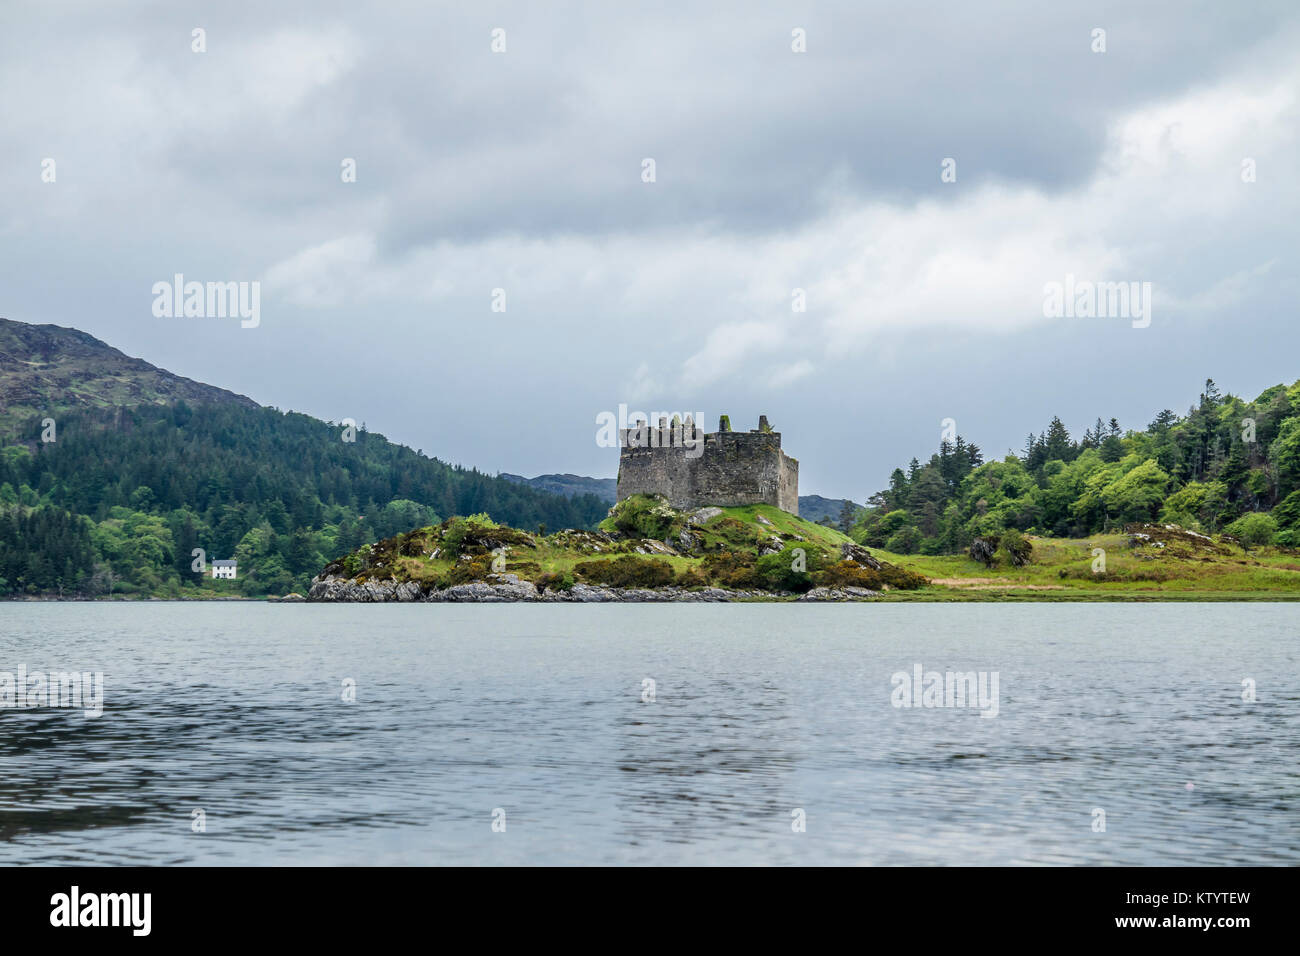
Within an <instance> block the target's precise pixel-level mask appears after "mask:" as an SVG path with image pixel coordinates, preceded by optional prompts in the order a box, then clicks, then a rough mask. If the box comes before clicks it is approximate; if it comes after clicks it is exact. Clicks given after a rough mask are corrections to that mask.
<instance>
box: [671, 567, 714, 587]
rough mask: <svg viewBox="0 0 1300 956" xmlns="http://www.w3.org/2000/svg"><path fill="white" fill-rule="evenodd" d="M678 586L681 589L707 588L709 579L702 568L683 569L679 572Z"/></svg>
mask: <svg viewBox="0 0 1300 956" xmlns="http://www.w3.org/2000/svg"><path fill="white" fill-rule="evenodd" d="M677 586H678V587H680V588H707V587H708V586H709V578H708V575H706V574H705V573H704V572H703V571H702V570H701V569H700V568H697V567H694V566H692V567H689V568H682V570H681V571H679V572H677Z"/></svg>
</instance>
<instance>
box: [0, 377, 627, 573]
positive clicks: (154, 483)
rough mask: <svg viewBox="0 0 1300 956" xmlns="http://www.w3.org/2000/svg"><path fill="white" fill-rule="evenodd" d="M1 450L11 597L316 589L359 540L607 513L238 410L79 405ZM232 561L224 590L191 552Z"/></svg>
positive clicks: (586, 501) (269, 414) (362, 438)
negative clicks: (462, 520)
mask: <svg viewBox="0 0 1300 956" xmlns="http://www.w3.org/2000/svg"><path fill="white" fill-rule="evenodd" d="M42 430H43V429H42V425H41V420H40V419H39V418H32V419H30V420H29V421H27V422H26V423H23V424H19V425H17V426H14V428H13V431H14V432H15V433H17V434H18V435H25V436H28V439H29V440H27V441H25V442H23V443H21V444H17V443H14V441H13V436H12V435H11V436H10V438H9V441H8V442H7V444H6V447H4V448H3V450H2V451H0V594H4V593H15V592H17V593H28V594H33V593H42V592H54V593H63V594H70V593H82V594H95V595H103V594H106V593H110V592H111V593H125V594H137V593H149V594H174V593H178V590H179V589H180V588H181V587H182V585H183V584H184V585H188V586H191V587H192V586H194V585H196V584H198V583H200V582H201V583H202V584H203V585H204V586H206V587H215V588H218V589H220V590H221V591H223V592H229V593H244V594H268V593H271V594H277V593H279V594H282V593H285V592H287V591H292V590H299V591H302V590H305V588H306V585H307V582H308V581H309V580H310V578H311V576H312V575H313V574H315V573H316V572H317V571H318V570H320V568H321V566H322V565H323V564H325V563H326V562H328V561H329V560H331V559H332V558H335V557H338V556H339V555H342V554H346V553H348V552H349V551H351V550H353V549H354V548H356V547H358V546H359V545H360V544H362V543H364V542H367V541H373V540H376V539H378V538H384V537H388V536H391V535H394V534H398V533H400V532H403V531H409V530H410V529H411V528H418V527H423V526H425V525H428V524H431V523H436V522H438V521H440V520H442V519H443V518H445V517H449V516H451V515H457V514H460V515H470V514H477V513H479V512H488V513H490V514H491V515H493V516H494V517H497V518H499V519H500V520H501V521H503V522H509V523H510V524H512V525H515V526H518V527H522V528H537V527H538V526H539V525H545V526H547V527H549V528H551V529H555V528H560V527H575V528H585V527H592V526H594V525H595V524H596V523H597V522H598V521H600V520H601V519H602V518H603V517H604V516H605V513H606V511H607V510H608V509H607V506H606V505H605V504H604V503H603V502H601V501H599V500H598V499H596V498H594V497H591V496H583V497H576V498H564V497H559V496H556V495H549V494H545V493H542V492H539V491H535V490H533V489H531V488H528V487H526V486H523V485H518V484H514V483H511V482H508V481H503V480H501V479H498V478H494V477H491V476H488V475H484V474H481V473H479V472H478V471H475V470H467V469H463V468H453V467H451V466H449V465H447V464H444V463H443V462H440V461H437V460H435V459H430V458H427V457H425V456H423V455H421V454H417V453H416V452H415V451H413V450H411V449H409V448H405V447H402V446H399V445H394V444H392V443H390V442H388V441H387V440H386V439H385V438H384V437H383V436H382V435H378V434H373V433H368V432H366V431H364V430H357V432H356V434H355V441H353V442H348V441H345V440H344V438H343V435H344V431H343V429H342V428H341V427H337V426H333V425H330V424H327V423H325V422H322V421H319V420H317V419H314V418H311V417H309V416H306V415H301V414H294V413H284V412H280V411H278V410H275V409H270V408H260V407H251V408H250V407H246V406H244V405H243V404H240V403H225V404H219V405H207V404H203V405H190V404H188V403H186V402H183V401H180V402H176V403H175V404H172V405H140V406H134V407H120V408H109V409H98V408H90V409H80V410H68V411H65V412H63V413H61V414H60V415H59V417H58V421H57V431H56V433H55V440H54V441H51V442H42V441H41V440H40V436H41V434H42ZM195 548H202V549H204V551H205V552H206V557H207V559H208V560H209V561H211V560H213V559H218V558H221V559H225V558H232V557H233V558H235V559H237V560H238V562H239V578H238V580H237V581H235V582H233V583H227V582H212V581H211V579H210V578H203V577H202V576H200V575H199V574H196V573H195V572H194V571H193V570H192V562H193V560H194V559H193V557H192V551H193V549H195Z"/></svg>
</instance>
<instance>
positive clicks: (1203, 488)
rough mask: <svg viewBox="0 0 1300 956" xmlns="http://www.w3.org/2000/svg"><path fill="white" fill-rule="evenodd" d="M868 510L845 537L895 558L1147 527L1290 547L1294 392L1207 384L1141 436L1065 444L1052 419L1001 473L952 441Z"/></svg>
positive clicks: (1094, 435) (1112, 428)
mask: <svg viewBox="0 0 1300 956" xmlns="http://www.w3.org/2000/svg"><path fill="white" fill-rule="evenodd" d="M868 504H869V507H868V508H867V509H866V510H865V511H863V512H861V513H860V515H859V517H858V519H857V521H856V523H855V524H854V526H853V529H852V536H853V537H854V538H855V539H856V540H858V541H859V542H861V543H863V544H866V545H868V546H874V547H880V548H884V549H886V550H889V551H893V552H895V553H899V554H915V553H923V554H945V553H953V552H957V551H962V550H964V549H966V548H967V547H968V546H969V545H970V543H971V541H972V540H973V539H974V538H975V537H977V536H982V535H995V534H999V533H1000V532H1002V531H1005V530H1006V529H1016V530H1019V531H1023V532H1027V533H1030V534H1038V535H1053V536H1057V537H1074V538H1077V537H1084V536H1087V535H1090V534H1095V533H1099V532H1104V531H1109V530H1113V529H1116V528H1121V527H1123V526H1124V525H1125V524H1129V523H1133V522H1142V521H1153V520H1157V521H1160V522H1162V523H1173V524H1179V525H1182V526H1183V527H1185V528H1189V529H1192V530H1196V531H1200V532H1204V533H1211V532H1225V533H1228V534H1232V535H1235V536H1237V537H1238V538H1240V539H1241V540H1243V541H1244V542H1245V543H1248V544H1251V545H1263V544H1277V545H1283V546H1289V547H1300V382H1297V383H1296V384H1294V385H1292V386H1290V387H1289V388H1288V387H1287V386H1284V385H1275V386H1273V387H1272V388H1269V389H1267V390H1265V391H1264V392H1263V394H1261V395H1260V396H1259V397H1258V398H1256V399H1255V400H1254V401H1244V400H1243V399H1240V398H1237V397H1235V396H1233V395H1226V394H1221V393H1220V392H1219V390H1218V388H1217V387H1216V386H1215V384H1214V382H1213V381H1212V380H1211V381H1207V382H1206V383H1205V391H1204V392H1203V393H1202V394H1201V396H1200V399H1199V401H1198V402H1197V404H1195V405H1193V406H1192V407H1191V408H1190V409H1189V410H1188V411H1187V413H1186V414H1185V415H1183V416H1181V417H1180V416H1179V415H1176V414H1175V413H1174V412H1172V411H1170V410H1168V409H1166V410H1165V411H1162V412H1160V414H1159V415H1157V416H1156V417H1155V419H1154V420H1153V421H1152V422H1151V424H1150V425H1148V426H1147V427H1146V428H1145V429H1142V430H1129V431H1125V430H1124V429H1122V428H1121V426H1120V424H1119V422H1117V421H1116V420H1115V419H1113V418H1112V419H1110V420H1108V421H1102V420H1101V419H1098V420H1097V422H1096V424H1095V425H1093V426H1091V427H1089V428H1087V429H1086V430H1085V431H1084V433H1083V435H1082V436H1081V437H1080V438H1078V439H1076V438H1073V437H1072V436H1071V435H1070V433H1069V432H1068V431H1067V429H1066V427H1065V426H1064V425H1063V424H1062V423H1061V420H1060V419H1059V418H1053V419H1052V422H1051V424H1050V425H1049V426H1048V428H1047V430H1046V431H1045V432H1043V433H1042V434H1040V435H1034V434H1032V433H1031V434H1030V435H1029V438H1028V440H1027V441H1026V443H1025V447H1024V450H1023V451H1022V452H1021V453H1020V454H1018V455H1017V454H1012V455H1008V456H1007V457H1006V458H1005V459H1003V460H1002V461H991V462H985V461H984V460H983V454H982V452H981V451H980V449H979V448H978V447H977V446H975V445H972V444H969V443H967V442H966V441H964V440H963V439H962V438H960V437H958V438H956V440H955V441H953V442H943V443H941V444H940V446H939V451H938V452H937V453H936V454H934V455H932V456H931V457H930V460H929V461H928V462H926V463H925V464H924V465H922V464H921V463H920V462H919V461H917V460H916V459H915V458H914V459H912V462H911V464H910V465H909V466H908V468H907V470H903V469H902V468H899V469H895V471H894V473H893V475H892V476H891V479H890V484H889V488H887V489H886V490H884V491H881V492H879V493H878V494H876V495H874V496H873V497H872V498H871V499H870V501H869V502H868Z"/></svg>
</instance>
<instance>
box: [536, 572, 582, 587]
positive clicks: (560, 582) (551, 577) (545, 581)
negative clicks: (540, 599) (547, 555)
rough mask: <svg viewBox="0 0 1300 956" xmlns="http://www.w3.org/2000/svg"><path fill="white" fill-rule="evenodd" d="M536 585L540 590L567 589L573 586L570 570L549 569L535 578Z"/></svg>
mask: <svg viewBox="0 0 1300 956" xmlns="http://www.w3.org/2000/svg"><path fill="white" fill-rule="evenodd" d="M537 586H538V588H540V589H542V590H547V589H548V588H549V589H550V590H552V591H567V590H569V589H570V588H572V587H573V572H572V571H550V572H547V573H546V574H543V575H542V576H541V577H540V578H538V579H537Z"/></svg>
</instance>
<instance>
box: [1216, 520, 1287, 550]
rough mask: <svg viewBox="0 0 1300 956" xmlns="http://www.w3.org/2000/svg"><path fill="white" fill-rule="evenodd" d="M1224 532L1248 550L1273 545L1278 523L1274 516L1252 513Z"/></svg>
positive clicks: (1229, 526) (1235, 522)
mask: <svg viewBox="0 0 1300 956" xmlns="http://www.w3.org/2000/svg"><path fill="white" fill-rule="evenodd" d="M1223 530H1224V531H1226V532H1227V533H1228V534H1230V535H1232V536H1233V537H1234V538H1236V539H1237V540H1238V541H1240V542H1241V543H1242V544H1243V545H1244V546H1246V547H1247V548H1255V547H1263V546H1265V545H1269V544H1272V543H1273V537H1274V536H1275V535H1276V534H1277V521H1275V520H1274V519H1273V516H1272V515H1266V514H1263V513H1262V512H1259V511H1252V512H1251V513H1250V514H1247V515H1242V516H1241V517H1240V518H1238V519H1237V520H1236V521H1234V522H1233V523H1232V524H1230V525H1228V527H1226V528H1224V529H1223Z"/></svg>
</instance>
